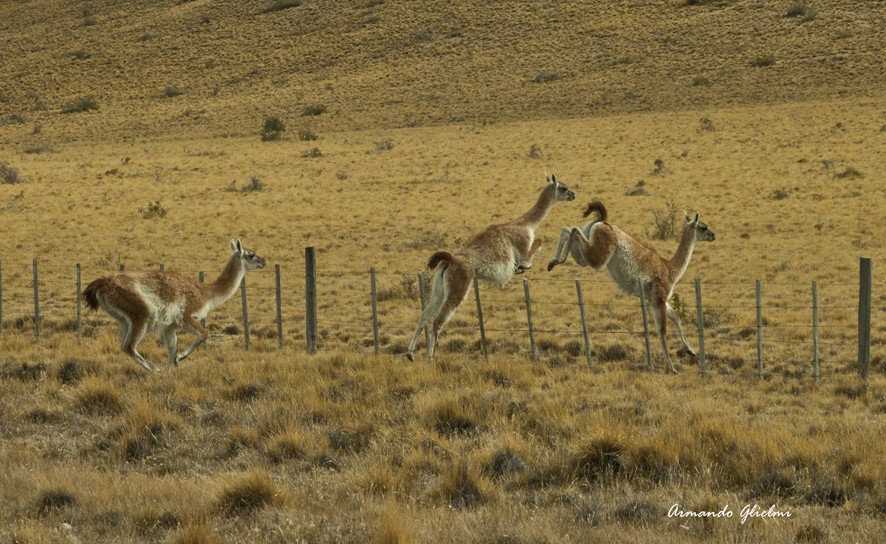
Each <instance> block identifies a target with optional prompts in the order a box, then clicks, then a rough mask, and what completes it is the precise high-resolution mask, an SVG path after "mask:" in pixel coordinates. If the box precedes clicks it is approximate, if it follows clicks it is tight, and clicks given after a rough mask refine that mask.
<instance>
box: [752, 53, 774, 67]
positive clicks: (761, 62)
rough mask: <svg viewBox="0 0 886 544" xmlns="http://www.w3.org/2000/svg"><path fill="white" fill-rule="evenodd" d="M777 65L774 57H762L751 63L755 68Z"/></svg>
mask: <svg viewBox="0 0 886 544" xmlns="http://www.w3.org/2000/svg"><path fill="white" fill-rule="evenodd" d="M774 64H775V56H774V55H761V56H759V57H757V58H755V59H754V60H753V61H751V66H753V67H755V68H767V67H769V66H773V65H774Z"/></svg>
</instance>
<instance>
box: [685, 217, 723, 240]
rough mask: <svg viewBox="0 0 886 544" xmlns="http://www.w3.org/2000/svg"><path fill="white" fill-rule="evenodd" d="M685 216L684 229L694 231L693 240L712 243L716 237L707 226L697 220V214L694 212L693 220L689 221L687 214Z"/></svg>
mask: <svg viewBox="0 0 886 544" xmlns="http://www.w3.org/2000/svg"><path fill="white" fill-rule="evenodd" d="M683 215H685V216H686V227H685V228H687V229H694V230H695V239H696V240H698V241H700V242H713V241H714V240H715V239H716V238H717V235H716V234H714V231H712V230H711V229H709V228H708V226H707V225H705V224H704V223H702V222H701V221H699V220H698V212H695V218H693V219H690V218H689V214H688V213H685V212H684V214H683Z"/></svg>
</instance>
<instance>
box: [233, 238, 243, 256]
mask: <svg viewBox="0 0 886 544" xmlns="http://www.w3.org/2000/svg"><path fill="white" fill-rule="evenodd" d="M231 251H233V252H234V253H237V254H240V253H243V246H242V245H240V239H239V238H238V239H236V240H231Z"/></svg>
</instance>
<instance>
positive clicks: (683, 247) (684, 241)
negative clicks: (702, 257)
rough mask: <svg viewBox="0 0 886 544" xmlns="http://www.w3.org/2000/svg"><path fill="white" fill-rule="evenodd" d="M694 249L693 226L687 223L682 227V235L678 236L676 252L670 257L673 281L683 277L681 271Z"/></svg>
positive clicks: (685, 266) (683, 270) (683, 269)
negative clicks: (678, 242) (678, 241)
mask: <svg viewBox="0 0 886 544" xmlns="http://www.w3.org/2000/svg"><path fill="white" fill-rule="evenodd" d="M694 249H695V228H694V227H693V226H691V225H687V226H686V228H685V229H683V236H681V237H680V245H679V246H678V247H677V252H676V253H674V256H673V257H672V258H671V262H670V265H671V270H673V274H674V283H676V282H677V281H679V280H680V278H681V277H683V273H684V272H686V269H687V268H688V267H689V260H690V259H691V258H692V251H693V250H694Z"/></svg>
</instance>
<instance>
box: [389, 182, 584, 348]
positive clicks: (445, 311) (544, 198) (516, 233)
mask: <svg viewBox="0 0 886 544" xmlns="http://www.w3.org/2000/svg"><path fill="white" fill-rule="evenodd" d="M547 181H548V183H547V185H546V186H545V188H544V189H543V190H542V191H541V194H540V195H539V197H538V200H537V201H536V203H535V205H534V206H533V207H532V208H531V209H530V210H529V211H528V212H526V213H525V214H523V215H522V216H520V217H519V218H517V219H516V220H514V221H511V222H510V223H504V224H500V225H492V226H490V227H488V228H487V229H486V230H484V231H482V232H481V233H479V234H477V235H476V236H474V237H473V238H471V239H470V240H469V241H468V243H467V244H465V246H464V247H463V248H462V249H461V250H460V251H459V252H458V253H456V254H454V255H453V254H452V253H449V252H448V251H437V252H436V253H434V254H433V255H431V258H430V259H428V268H429V269H431V270H434V271H435V272H434V275H433V276H432V277H431V285H430V289H431V293H430V295H429V297H428V305H427V306H426V307H425V309H424V310H423V311H422V314H421V316H420V317H419V320H418V325H417V326H416V328H415V333H414V334H413V336H412V340H411V341H410V343H409V347H408V348H407V352H406V356H407V357H408V358H409V359H410V360H412V353H413V350H414V349H415V346H416V344H417V342H418V337H419V335H420V333H421V331H422V329H423V328H424V327H425V325H426V324H427V323H428V322H429V321H431V320H433V321H432V327H431V330H430V331H429V332H428V356H430V357H433V354H434V345H435V342H436V338H437V335H439V333H440V331H441V330H442V329H443V327H444V326H445V325H446V323H447V322H448V321H449V319H450V318H451V317H452V314H453V313H455V310H456V309H458V307H459V306H460V305H461V303H462V302H463V301H464V299H465V296H466V295H467V292H468V289H469V288H470V285H471V282H472V281H473V280H474V277H475V276H476V277H477V278H478V279H482V280H487V281H492V282H495V283H497V284H499V285H504V284H505V283H507V282H508V281H510V280H511V279H512V278H513V277H514V274H522V273H523V272H525V271H526V270H528V269H529V268H531V267H532V259H533V257H534V256H535V254H536V253H538V251H539V249H540V248H541V240H537V239H536V238H535V230H536V229H537V228H538V226H539V225H540V224H541V222H542V221H544V219H545V217H547V215H548V213H549V212H550V211H551V209H552V208H553V207H554V205H555V204H556V203H557V202H558V201H561V200H573V199H574V198H575V194H574V193H573V192H572V191H570V190H569V189H568V188H566V187H565V186H563V185H560V184H559V182H558V181H557V177H556V176H553V177H552V178H551V179H548V180H547ZM441 263H443V265H444V266H440V264H441Z"/></svg>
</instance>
